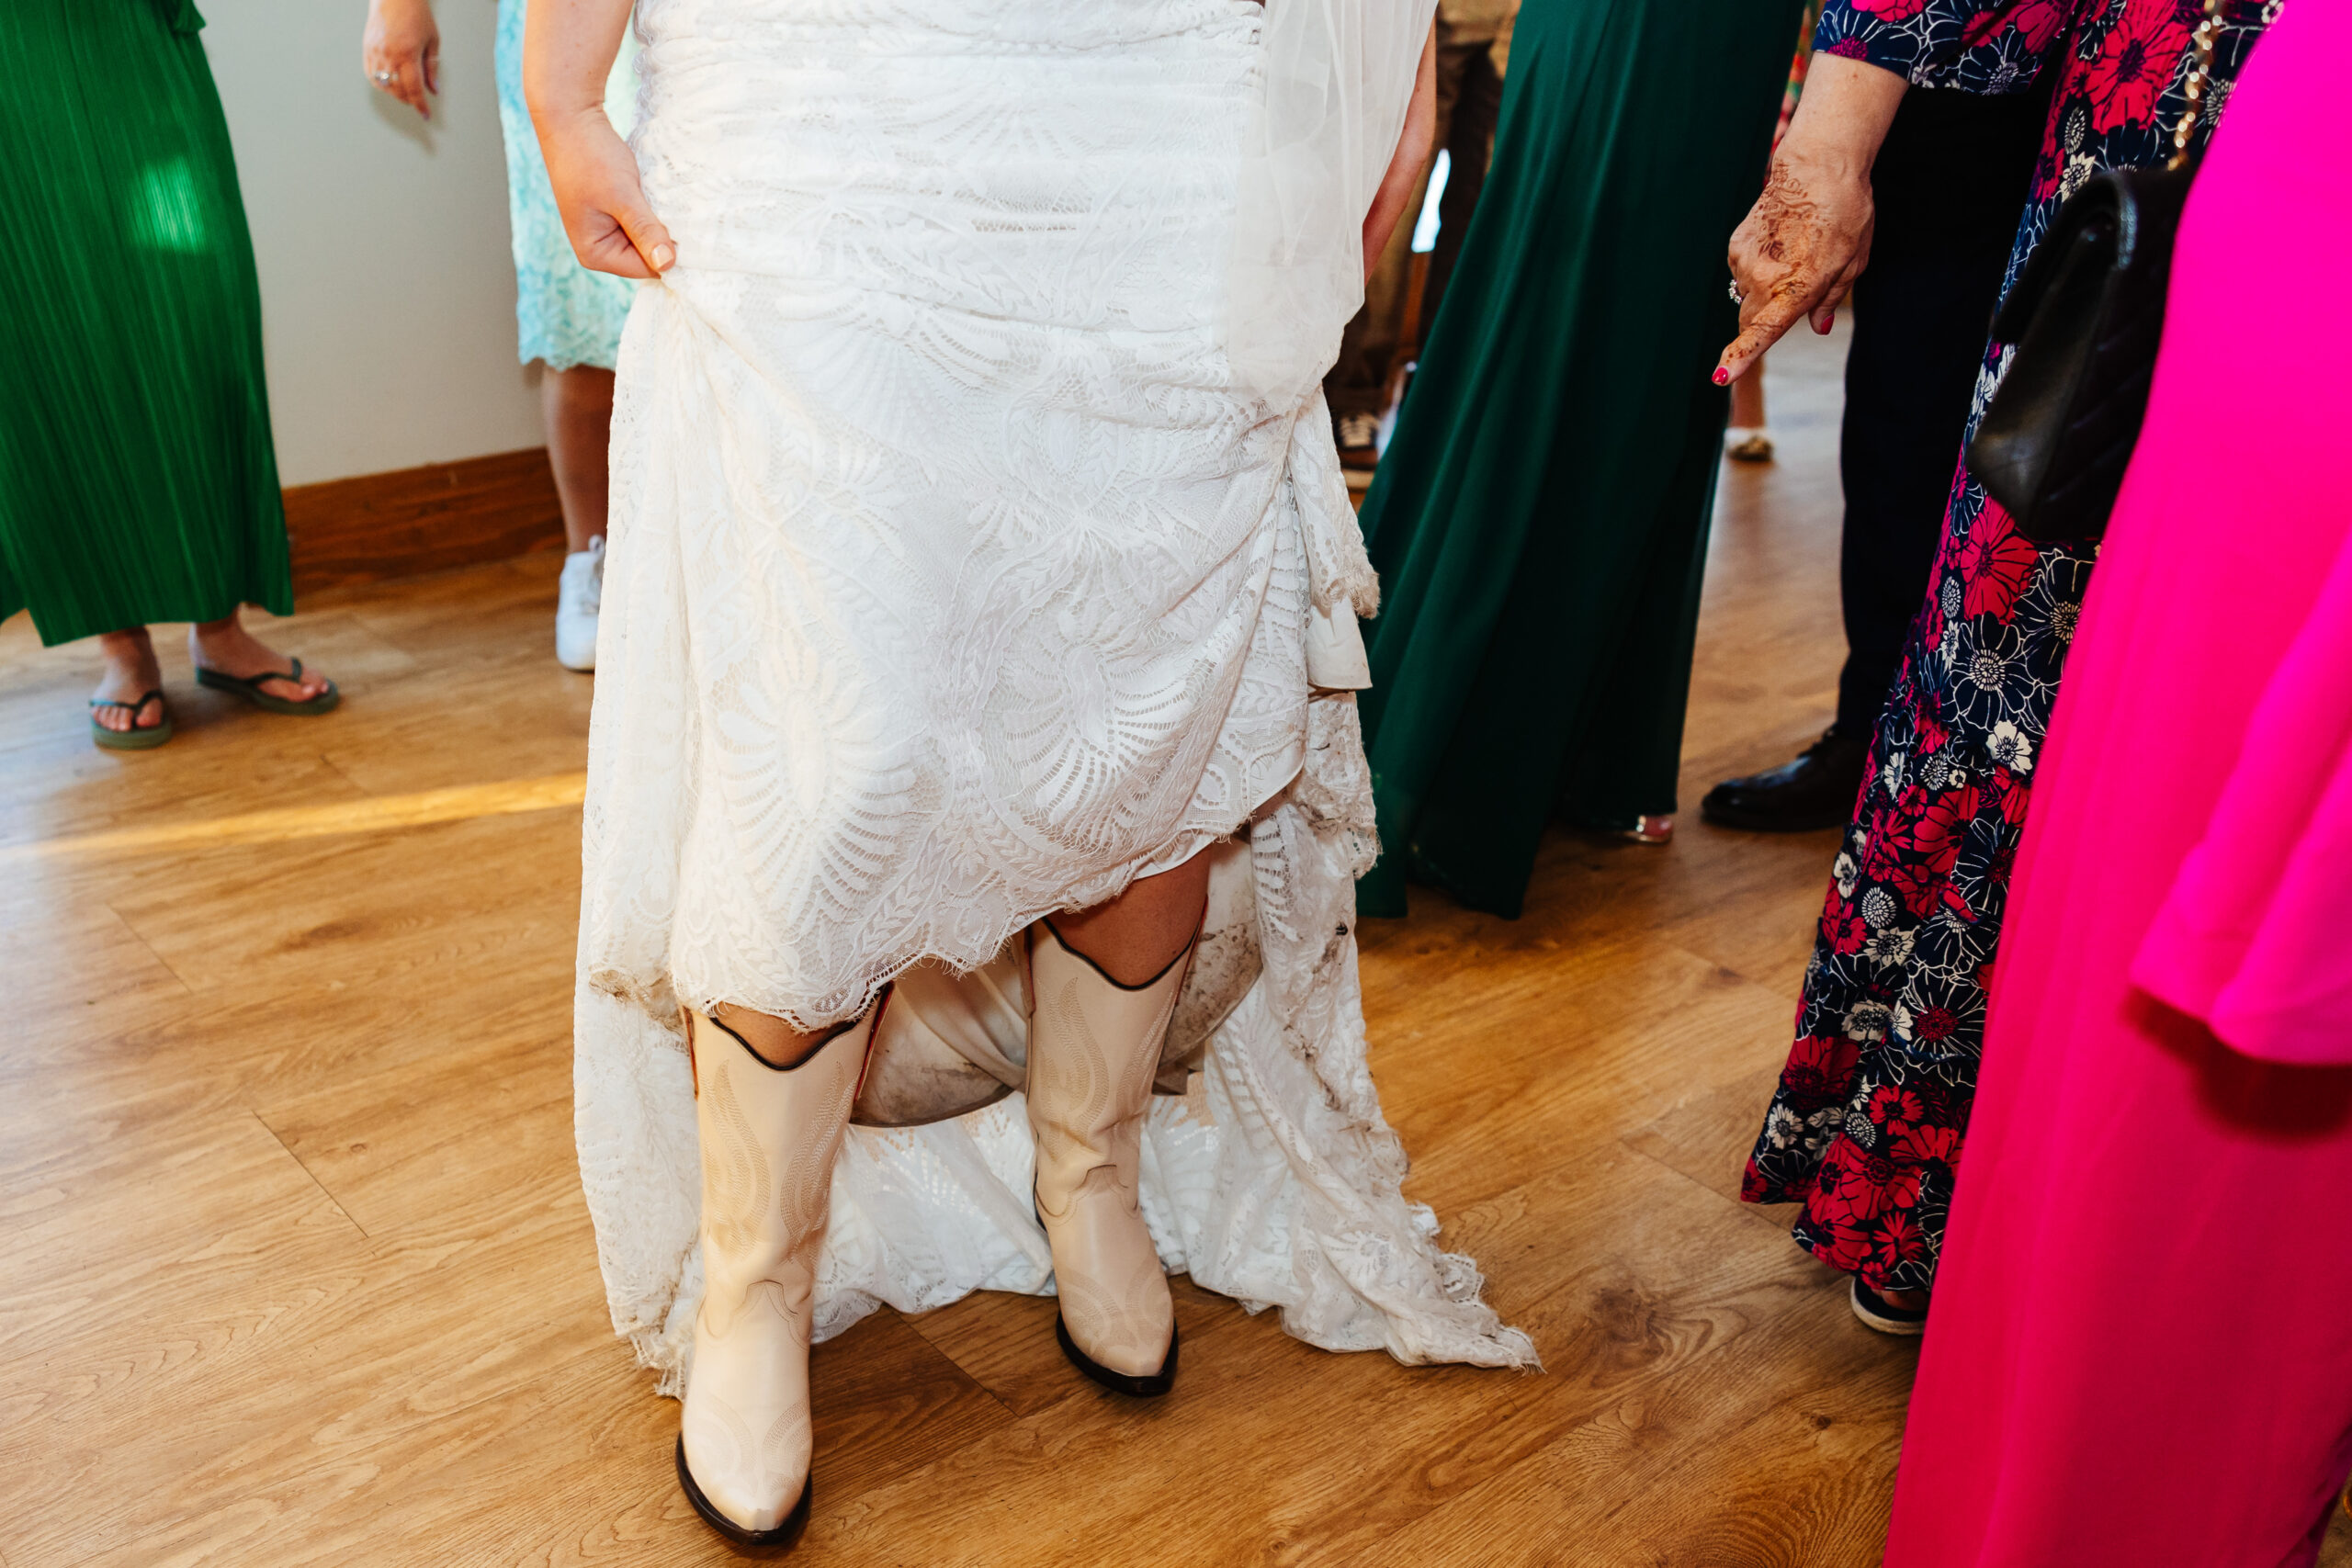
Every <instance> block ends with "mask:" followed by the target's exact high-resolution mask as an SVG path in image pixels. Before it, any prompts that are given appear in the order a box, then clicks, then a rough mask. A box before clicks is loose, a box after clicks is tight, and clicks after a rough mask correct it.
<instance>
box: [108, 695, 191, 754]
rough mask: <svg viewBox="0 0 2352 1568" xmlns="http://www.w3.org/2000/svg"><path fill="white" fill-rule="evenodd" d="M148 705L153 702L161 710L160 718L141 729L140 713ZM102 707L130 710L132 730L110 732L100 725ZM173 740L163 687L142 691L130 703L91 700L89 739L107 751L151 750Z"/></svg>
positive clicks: (112, 730)
mask: <svg viewBox="0 0 2352 1568" xmlns="http://www.w3.org/2000/svg"><path fill="white" fill-rule="evenodd" d="M149 703H153V704H154V705H155V706H156V709H157V710H158V712H157V717H156V719H155V722H154V723H153V724H151V725H147V726H145V727H143V728H142V727H141V725H140V722H139V713H140V710H141V708H144V707H145V706H146V705H148V704H149ZM100 708H128V709H130V728H129V729H108V728H107V727H106V726H105V725H103V724H100V723H99V722H98V710H99V709H100ZM171 738H172V710H171V709H170V708H169V707H168V706H166V705H164V688H163V687H161V686H157V687H154V688H153V689H152V690H149V691H144V692H141V693H140V694H139V695H138V696H136V697H134V698H132V699H131V700H130V702H127V703H126V702H123V701H120V700H119V699H117V698H112V697H92V698H91V699H90V739H92V740H95V741H96V742H97V743H98V745H100V746H101V747H103V748H105V749H106V750H109V751H152V750H154V749H155V748H156V747H158V746H161V745H162V744H163V743H164V741H166V740H169V739H171Z"/></svg>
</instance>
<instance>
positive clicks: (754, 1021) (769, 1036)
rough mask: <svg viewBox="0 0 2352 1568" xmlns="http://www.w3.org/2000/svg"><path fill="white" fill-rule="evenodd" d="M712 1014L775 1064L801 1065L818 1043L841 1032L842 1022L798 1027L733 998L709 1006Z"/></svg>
mask: <svg viewBox="0 0 2352 1568" xmlns="http://www.w3.org/2000/svg"><path fill="white" fill-rule="evenodd" d="M710 1016H711V1018H712V1019H713V1020H714V1021H717V1022H719V1023H722V1024H725V1025H726V1026H727V1027H728V1029H729V1030H731V1031H732V1032H734V1033H735V1035H736V1036H737V1038H739V1039H741V1041H742V1042H743V1043H744V1044H746V1045H749V1046H750V1047H751V1048H752V1055H756V1056H758V1057H759V1058H760V1059H761V1060H762V1061H763V1062H765V1063H767V1065H768V1066H772V1067H797V1066H799V1065H800V1064H801V1063H803V1062H805V1061H807V1060H808V1059H809V1057H810V1056H811V1055H815V1054H816V1050H817V1047H818V1046H820V1045H822V1044H823V1043H825V1042H826V1041H828V1040H830V1039H831V1038H832V1037H833V1036H834V1035H836V1034H838V1033H840V1032H841V1028H840V1026H839V1025H835V1026H833V1027H832V1028H830V1029H820V1030H815V1031H808V1030H799V1029H795V1028H793V1027H792V1025H790V1024H788V1023H786V1022H785V1021H784V1020H782V1019H780V1018H774V1017H771V1016H769V1015H768V1014H766V1013H763V1012H753V1011H752V1010H751V1009H750V1008H739V1007H737V1006H736V1005H735V1004H734V1003H733V1002H721V1003H719V1004H718V1006H717V1007H715V1008H713V1009H711V1010H710Z"/></svg>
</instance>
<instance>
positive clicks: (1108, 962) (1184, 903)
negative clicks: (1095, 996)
mask: <svg viewBox="0 0 2352 1568" xmlns="http://www.w3.org/2000/svg"><path fill="white" fill-rule="evenodd" d="M1208 898H1209V857H1208V856H1206V855H1194V856H1193V858H1192V859H1191V860H1188V861H1186V862H1185V863H1183V864H1182V865H1180V866H1178V867H1177V868H1176V869H1175V870H1173V871H1163V872H1161V873H1160V874H1159V875H1158V876H1147V877H1143V878H1140V879H1139V880H1137V881H1136V882H1132V883H1130V884H1128V886H1127V890H1126V891H1125V893H1122V894H1120V895H1119V896H1118V897H1116V898H1114V899H1112V900H1111V901H1110V902H1109V903H1107V904H1097V905H1096V906H1095V907H1094V908H1091V909H1080V910H1077V911H1074V912H1065V913H1062V914H1058V915H1056V916H1055V917H1054V918H1053V920H1054V931H1055V933H1056V934H1057V935H1058V936H1059V937H1060V938H1061V939H1062V941H1063V942H1065V943H1066V944H1068V945H1069V949H1070V950H1071V951H1072V952H1074V953H1083V954H1084V955H1085V956H1087V957H1088V958H1090V959H1091V960H1093V961H1094V963H1095V964H1096V965H1098V966H1099V967H1100V968H1101V969H1102V971H1103V973H1104V974H1105V975H1108V976H1110V977H1111V978H1112V979H1114V980H1115V981H1117V982H1118V983H1119V984H1120V985H1122V986H1141V985H1144V984H1147V983H1148V981H1150V979H1151V978H1152V976H1156V975H1158V974H1159V972H1160V971H1161V970H1163V969H1165V968H1167V967H1168V965H1169V964H1171V963H1173V962H1175V959H1176V955H1177V954H1178V953H1182V952H1183V951H1184V944H1185V943H1187V942H1191V941H1192V940H1193V932H1195V931H1199V930H1200V929H1201V915H1202V913H1203V912H1204V910H1205V909H1206V908H1208Z"/></svg>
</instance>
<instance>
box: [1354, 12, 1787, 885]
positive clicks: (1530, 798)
mask: <svg viewBox="0 0 2352 1568" xmlns="http://www.w3.org/2000/svg"><path fill="white" fill-rule="evenodd" d="M1801 8H1802V0H1526V4H1525V5H1524V6H1523V7H1522V8H1521V11H1520V16H1519V27H1518V31H1517V32H1516V33H1515V34H1514V35H1513V38H1512V41H1511V55H1510V77H1509V79H1508V81H1507V82H1506V84H1505V85H1504V88H1503V107H1502V118H1501V123H1500V127H1499V129H1498V131H1497V134H1496V141H1495V154H1494V162H1493V164H1492V166H1491V168H1490V169H1489V171H1488V173H1487V185H1486V188H1485V190H1484V192H1483V193H1482V194H1481V196H1480V197H1479V200H1478V208H1477V212H1476V216H1475V217H1474V218H1473V219H1472V220H1471V224H1470V231H1469V234H1468V236H1467V237H1466V239H1465V240H1464V243H1463V248H1462V255H1461V259H1460V261H1459V262H1458V263H1457V264H1456V266H1455V270H1454V274H1453V282H1452V283H1451V284H1450V285H1449V286H1448V287H1447V288H1446V293H1445V301H1444V303H1443V305H1442V307H1441V308H1440V310H1439V313H1438V317H1437V320H1436V321H1435V322H1434V323H1433V324H1432V326H1431V329H1430V338H1429V343H1428V345H1427V347H1426V348H1425V349H1424V350H1423V352H1422V355H1421V362H1420V371H1419V375H1418V376H1417V377H1416V378H1415V379H1414V381H1413V385H1412V389H1411V391H1410V392H1409V393H1408V395H1407V397H1406V400H1405V407H1404V411H1403V413H1402V416H1401V418H1400V419H1399V421H1398V423H1397V433H1396V436H1395V439H1394V440H1393V441H1392V442H1391V443H1390V445H1389V447H1388V450H1387V453H1386V454H1385V457H1383V458H1382V460H1381V464H1380V471H1379V474H1378V477H1377V478H1376V479H1374V482H1373V487H1372V492H1371V494H1370V495H1369V496H1368V497H1366V499H1365V502H1364V508H1363V530H1364V537H1365V540H1366V543H1367V544H1368V545H1369V547H1370V548H1371V552H1372V559H1373V564H1374V566H1375V567H1377V568H1378V569H1379V571H1380V577H1381V582H1382V584H1383V589H1382V593H1383V604H1382V606H1381V612H1380V615H1379V617H1378V618H1377V619H1376V620H1374V622H1372V623H1371V626H1370V627H1369V630H1370V632H1371V634H1372V635H1371V642H1370V651H1371V656H1372V677H1373V686H1372V690H1371V691H1370V692H1368V693H1366V694H1364V697H1363V726H1364V736H1365V740H1366V744H1367V749H1368V750H1369V751H1370V753H1371V758H1372V768H1373V779H1374V788H1375V791H1376V793H1377V795H1378V800H1379V809H1380V837H1381V845H1382V855H1381V860H1380V863H1378V864H1377V865H1375V866H1374V868H1373V869H1372V871H1371V872H1370V873H1369V874H1367V875H1366V876H1365V877H1364V879H1363V883H1362V885H1361V886H1360V888H1359V891H1358V907H1359V908H1361V910H1362V911H1363V913H1364V914H1367V915H1399V914H1402V913H1404V909H1405V881H1406V879H1407V878H1408V877H1409V878H1411V879H1413V880H1415V881H1419V882H1426V883H1431V884H1434V885H1436V886H1442V887H1444V888H1446V889H1448V890H1449V891H1451V892H1452V893H1453V895H1454V896H1455V897H1458V898H1460V899H1461V900H1462V901H1463V902H1464V904H1467V905H1469V906H1470V907H1471V908H1478V909H1488V910H1492V911H1494V912H1496V913H1498V914H1502V915H1508V916H1516V915H1517V914H1518V913H1519V910H1520V903H1521V897H1523V895H1524V894H1525V892H1526V887H1527V877H1528V873H1529V870H1530V868H1531V867H1532V864H1533V863H1534V858H1535V848H1536V842H1537V840H1538V839H1539V838H1540V837H1541V836H1542V833H1543V830H1544V825H1545V824H1546V822H1547V821H1549V820H1550V819H1551V818H1553V817H1554V816H1555V815H1559V816H1563V817H1566V818H1568V819H1569V820H1572V821H1576V822H1580V823H1584V824H1587V825H1590V826H1596V827H1630V826H1632V824H1633V822H1634V818H1636V817H1639V816H1644V815H1659V814H1664V813H1668V812H1671V811H1672V810H1673V809H1674V808H1675V792H1674V785H1675V773H1676V764H1677V761H1678V760H1679V753H1680V751H1681V746H1682V715H1683V707H1684V705H1685V702H1686V700H1687V698H1688V696H1689V693H1690V685H1691V643H1692V639H1693V637H1694V636H1695V633H1696V629H1697V625H1698V616H1699V584H1700V578H1701V572H1702V567H1703V565H1704V560H1705V556H1706V546H1707V524H1708V517H1709V513H1710V512H1711V510H1712V509H1713V501H1714V488H1715V474H1716V470H1717V468H1718V466H1719V464H1720V461H1721V457H1722V439H1723V428H1724V418H1725V415H1726V413H1727V412H1728V411H1727V406H1726V405H1727V401H1728V394H1727V393H1726V392H1725V391H1724V389H1720V388H1717V387H1715V386H1714V385H1713V383H1712V381H1711V380H1710V376H1711V375H1712V373H1713V368H1714V361H1715V356H1716V355H1717V354H1718V352H1719V351H1720V350H1721V349H1722V347H1723V345H1724V344H1725V343H1727V342H1729V341H1730V340H1731V337H1732V335H1733V333H1735V332H1736V330H1737V325H1738V322H1737V314H1738V312H1737V310H1736V307H1735V306H1734V305H1733V304H1732V302H1731V299H1730V297H1729V294H1728V292H1727V289H1728V287H1729V284H1730V281H1731V275H1730V272H1729V270H1728V268H1727V267H1726V265H1725V263H1724V250H1725V246H1726V245H1727V243H1728V242H1729V240H1730V238H1731V231H1732V230H1733V229H1734V228H1736V227H1737V225H1738V223H1739V220H1740V219H1741V218H1742V217H1743V216H1744V215H1745V214H1746V212H1747V208H1748V206H1749V205H1750V204H1751V203H1752V202H1753V201H1754V200H1755V198H1756V195H1757V192H1758V190H1759V189H1761V188H1762V186H1763V179H1764V167H1765V162H1766V159H1767V156H1768V155H1769V152H1770V145H1771V139H1772V127H1773V122H1774V120H1775V118H1777V116H1778V113H1779V108H1780V102H1781V87H1782V85H1783V83H1784V81H1785V79H1786V77H1787V74H1788V64H1789V40H1790V39H1792V38H1793V37H1795V36H1796V27H1797V17H1798V13H1799V11H1800V9H1801Z"/></svg>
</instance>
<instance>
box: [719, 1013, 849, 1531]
mask: <svg viewBox="0 0 2352 1568" xmlns="http://www.w3.org/2000/svg"><path fill="white" fill-rule="evenodd" d="M878 1010H879V1009H876V1011H878ZM687 1016H688V1019H689V1021H690V1023H689V1028H690V1031H691V1034H690V1040H691V1043H692V1045H693V1049H694V1063H695V1124H696V1127H697V1129H698V1130H699V1132H700V1134H701V1137H702V1277H703V1296H702V1310H701V1311H700V1312H698V1313H696V1314H695V1359H694V1365H693V1370H692V1371H691V1372H690V1373H689V1374H688V1377H687V1380H686V1398H685V1410H684V1416H683V1418H682V1420H681V1421H680V1423H679V1431H678V1455H677V1463H678V1482H679V1484H680V1485H682V1486H683V1487H684V1489H685V1493H686V1500H687V1501H688V1502H690V1503H692V1504H693V1505H694V1506H695V1512H696V1513H698V1514H700V1515H701V1516H702V1517H703V1518H704V1519H705V1520H706V1521H707V1522H708V1523H709V1524H710V1526H711V1528H713V1529H716V1530H718V1532H719V1533H720V1534H721V1535H723V1536H726V1537H727V1538H728V1539H729V1540H732V1541H735V1542H737V1543H738V1544H739V1545H742V1546H747V1547H765V1548H770V1549H782V1548H785V1547H788V1546H790V1545H791V1544H792V1543H793V1541H794V1540H797V1539H798V1537H799V1535H800V1532H801V1530H802V1529H803V1528H804V1527H806V1526H807V1524H808V1522H809V1492H810V1488H809V1449H810V1438H809V1328H810V1325H811V1318H812V1315H813V1314H812V1298H813V1297H814V1296H815V1294H816V1288H817V1252H818V1248H819V1247H820V1245H821V1244H822V1243H823V1241H824V1238H825V1216H826V1210H827V1207H828V1204H829V1203H830V1201H831V1194H832V1175H833V1158H834V1156H836V1155H837V1154H839V1153H840V1152H841V1146H842V1134H843V1132H844V1131H845V1130H846V1129H847V1127H848V1126H849V1112H850V1103H851V1101H852V1100H854V1099H855V1098H856V1095H857V1080H858V1075H859V1074H860V1073H861V1072H862V1071H863V1070H864V1068H865V1045H866V1042H867V1040H868V1039H869V1038H870V1037H871V1036H872V1034H873V1026H874V1019H875V1013H874V1012H869V1013H867V1014H866V1015H865V1018H863V1019H861V1020H859V1021H857V1022H856V1023H854V1024H853V1025H851V1026H850V1027H849V1028H848V1029H846V1030H844V1031H843V1032H841V1033H840V1034H837V1035H835V1036H834V1037H833V1038H832V1039H831V1040H829V1041H827V1042H826V1043H824V1044H822V1045H820V1046H819V1047H818V1048H817V1049H816V1051H815V1052H814V1053H813V1054H812V1055H809V1057H807V1058H806V1059H805V1060H803V1061H802V1062H801V1063H800V1064H799V1065H797V1066H792V1067H786V1068H778V1067H775V1066H771V1065H769V1063H768V1062H767V1061H766V1059H765V1058H763V1057H761V1056H759V1055H756V1054H754V1053H753V1052H752V1048H751V1046H750V1045H749V1044H748V1043H745V1042H744V1040H743V1039H742V1037H741V1036H740V1035H738V1034H736V1033H735V1032H733V1031H731V1030H729V1029H728V1028H727V1027H726V1026H725V1025H723V1024H720V1023H718V1022H716V1021H713V1020H712V1019H711V1018H710V1017H709V1016H708V1015H707V1014H705V1013H700V1012H694V1011H691V1010H689V1012H688V1015H687Z"/></svg>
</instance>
